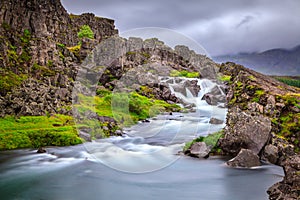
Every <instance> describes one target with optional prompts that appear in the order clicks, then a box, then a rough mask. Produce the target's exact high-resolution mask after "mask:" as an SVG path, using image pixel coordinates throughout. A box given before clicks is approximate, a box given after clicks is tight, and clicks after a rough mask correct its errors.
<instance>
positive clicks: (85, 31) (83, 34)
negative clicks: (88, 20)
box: [77, 25, 94, 39]
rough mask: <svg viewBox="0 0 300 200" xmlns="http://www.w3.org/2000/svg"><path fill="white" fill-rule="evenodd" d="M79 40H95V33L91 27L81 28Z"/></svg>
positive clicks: (84, 26) (78, 34)
mask: <svg viewBox="0 0 300 200" xmlns="http://www.w3.org/2000/svg"><path fill="white" fill-rule="evenodd" d="M77 36H78V38H80V39H82V38H90V39H94V33H93V31H92V29H91V27H90V26H89V25H83V26H81V27H80V31H79V32H78V33H77Z"/></svg>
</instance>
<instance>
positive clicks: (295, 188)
mask: <svg viewBox="0 0 300 200" xmlns="http://www.w3.org/2000/svg"><path fill="white" fill-rule="evenodd" d="M282 165H283V169H284V173H285V177H284V179H283V181H281V182H279V183H276V184H274V185H273V186H272V187H271V188H269V190H268V194H269V195H270V197H269V198H270V199H271V200H278V199H290V200H294V199H295V200H296V199H299V196H300V156H299V155H295V156H292V157H290V158H288V159H287V160H285V161H284V162H283V164H282Z"/></svg>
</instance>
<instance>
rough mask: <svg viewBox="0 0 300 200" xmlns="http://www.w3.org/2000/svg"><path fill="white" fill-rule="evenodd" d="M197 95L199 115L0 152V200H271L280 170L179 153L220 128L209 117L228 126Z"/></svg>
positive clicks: (220, 114)
mask: <svg viewBox="0 0 300 200" xmlns="http://www.w3.org/2000/svg"><path fill="white" fill-rule="evenodd" d="M200 84H201V85H202V87H203V88H206V87H211V86H212V85H211V83H210V82H207V81H206V83H205V84H206V85H207V86H205V84H204V83H203V82H200ZM170 87H171V86H170ZM187 94H190V93H189V92H187ZM177 95H180V94H177ZM202 95H203V90H202V93H201V92H200V93H199V95H198V97H192V96H191V95H187V96H186V98H187V99H186V101H191V102H194V103H195V104H196V108H195V110H196V112H193V113H186V114H183V113H172V115H167V114H165V115H159V116H157V117H155V118H152V119H150V121H149V122H146V123H139V124H137V125H135V126H133V127H130V128H127V129H125V130H124V131H125V133H126V135H125V136H123V137H111V138H107V139H101V140H97V141H93V142H90V143H85V144H83V145H78V146H71V147H48V148H47V153H46V154H37V153H36V150H31V149H23V150H13V151H2V152H0V197H1V199H3V200H10V199H11V200H27V199H28V200H35V199H36V200H83V199H85V200H119V199H130V200H153V199H158V200H164V199H172V200H194V199H195V200H196V199H197V200H202V199H203V200H207V199H209V200H264V199H268V196H267V193H266V190H267V189H268V188H269V187H270V186H271V185H272V184H274V183H275V182H278V181H280V180H282V177H283V170H282V168H280V167H278V166H275V165H267V164H264V165H262V166H260V167H256V168H253V169H233V168H229V167H227V166H226V165H225V162H226V160H227V159H228V158H226V157H210V158H208V159H197V158H191V157H186V156H182V155H180V154H178V152H179V151H180V150H181V149H182V147H183V146H184V142H186V141H189V140H191V139H193V138H195V137H196V136H199V135H203V136H205V135H207V134H209V133H212V132H215V131H218V130H220V129H221V128H222V127H223V126H224V124H219V125H213V124H209V119H210V118H211V117H215V118H218V119H223V120H225V116H226V109H225V108H222V107H220V106H219V107H218V106H209V105H207V104H206V102H205V101H202V100H201V98H202V97H201V96H202Z"/></svg>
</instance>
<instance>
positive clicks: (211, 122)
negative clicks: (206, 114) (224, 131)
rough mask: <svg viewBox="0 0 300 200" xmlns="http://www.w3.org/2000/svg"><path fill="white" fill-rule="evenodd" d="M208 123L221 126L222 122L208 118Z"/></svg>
mask: <svg viewBox="0 0 300 200" xmlns="http://www.w3.org/2000/svg"><path fill="white" fill-rule="evenodd" d="M209 123H210V124H223V123H224V122H223V120H220V119H217V118H214V117H212V118H210V120H209Z"/></svg>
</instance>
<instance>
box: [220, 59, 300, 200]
mask: <svg viewBox="0 0 300 200" xmlns="http://www.w3.org/2000/svg"><path fill="white" fill-rule="evenodd" d="M220 71H221V72H222V73H223V74H226V75H228V76H230V77H231V78H230V80H229V82H228V83H229V88H228V90H229V91H228V94H227V102H228V114H227V122H226V127H225V129H224V133H225V136H224V138H222V139H220V141H219V145H220V147H221V148H222V150H223V151H224V152H225V153H227V154H229V155H232V156H236V155H237V154H238V153H239V152H241V151H242V149H248V150H250V151H251V152H252V153H253V154H254V155H258V156H259V158H260V159H261V160H264V161H266V162H269V163H273V164H277V165H281V166H283V167H284V170H285V175H286V176H285V178H284V180H283V181H282V182H281V183H278V184H276V185H275V186H273V187H272V188H271V189H270V190H269V194H270V198H271V199H280V198H284V199H286V198H291V199H297V196H298V195H299V184H300V176H299V169H300V168H299V163H298V164H296V162H299V161H298V160H299V150H300V144H299V139H300V115H299V112H300V96H299V94H300V90H299V88H295V87H290V86H287V85H285V84H283V83H280V82H278V81H276V80H274V79H272V78H270V77H268V76H264V75H262V74H260V73H257V72H255V71H252V70H250V69H246V68H244V67H243V66H241V65H236V64H234V63H226V64H222V65H221V67H220Z"/></svg>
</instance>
